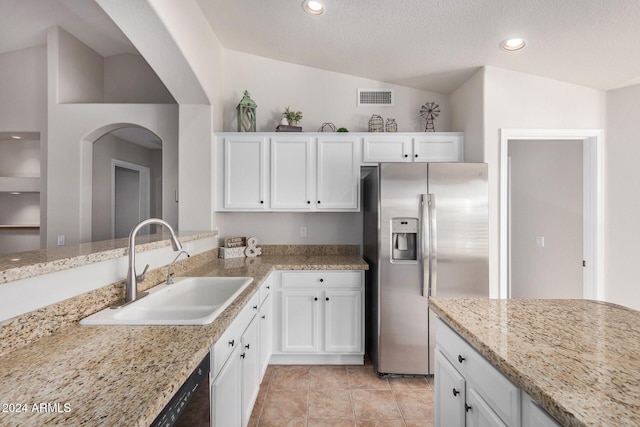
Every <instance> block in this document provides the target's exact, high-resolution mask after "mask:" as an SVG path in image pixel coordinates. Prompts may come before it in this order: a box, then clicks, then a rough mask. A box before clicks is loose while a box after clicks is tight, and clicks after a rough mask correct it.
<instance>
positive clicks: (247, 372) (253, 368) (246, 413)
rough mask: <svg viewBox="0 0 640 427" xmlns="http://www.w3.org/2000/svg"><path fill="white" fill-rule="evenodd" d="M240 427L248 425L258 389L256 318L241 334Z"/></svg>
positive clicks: (258, 362) (258, 366)
mask: <svg viewBox="0 0 640 427" xmlns="http://www.w3.org/2000/svg"><path fill="white" fill-rule="evenodd" d="M240 351H241V354H240V358H241V359H242V426H246V425H247V424H248V423H249V418H250V417H251V411H252V410H253V404H254V403H255V401H256V397H258V390H259V389H260V352H259V346H258V317H257V316H256V317H254V318H253V320H251V322H250V323H249V326H247V329H246V330H245V331H244V334H242V347H241V349H240Z"/></svg>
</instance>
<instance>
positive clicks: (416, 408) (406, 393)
mask: <svg viewBox="0 0 640 427" xmlns="http://www.w3.org/2000/svg"><path fill="white" fill-rule="evenodd" d="M393 395H394V396H395V398H396V401H397V402H398V406H399V407H400V412H402V417H403V418H404V419H405V420H428V419H432V418H433V392H432V391H431V390H394V391H393Z"/></svg>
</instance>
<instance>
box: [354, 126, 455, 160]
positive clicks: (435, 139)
mask: <svg viewBox="0 0 640 427" xmlns="http://www.w3.org/2000/svg"><path fill="white" fill-rule="evenodd" d="M463 148H464V134H463V133H460V132H432V133H421V134H398V135H391V134H385V135H367V136H365V137H364V142H363V151H362V152H363V156H362V160H363V162H364V163H380V162H462V161H463V160H464V149H463Z"/></svg>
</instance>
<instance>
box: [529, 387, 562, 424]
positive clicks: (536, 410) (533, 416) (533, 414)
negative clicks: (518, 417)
mask: <svg viewBox="0 0 640 427" xmlns="http://www.w3.org/2000/svg"><path fill="white" fill-rule="evenodd" d="M522 427H560V424H559V423H558V422H557V421H556V420H555V419H553V417H551V415H549V414H547V412H546V411H545V410H544V409H542V408H541V407H539V406H538V404H537V403H536V402H534V400H533V399H531V397H529V395H528V394H526V393H525V392H522Z"/></svg>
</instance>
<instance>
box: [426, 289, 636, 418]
mask: <svg viewBox="0 0 640 427" xmlns="http://www.w3.org/2000/svg"><path fill="white" fill-rule="evenodd" d="M430 307H431V308H432V309H433V310H434V312H435V313H436V314H438V315H439V316H440V318H441V319H442V320H444V321H445V322H446V323H447V324H448V325H449V326H451V327H452V328H453V329H454V330H455V331H456V332H458V333H459V334H460V335H461V336H462V337H463V338H464V339H466V340H467V341H468V342H469V343H470V344H471V345H472V346H473V347H474V348H475V349H476V350H478V351H479V352H480V353H481V354H482V355H483V356H484V357H485V358H486V359H487V360H489V361H490V362H491V363H492V364H493V365H495V366H496V367H497V368H498V369H499V370H500V371H501V372H502V373H504V374H505V376H507V377H508V378H509V379H510V380H511V381H512V382H513V383H514V384H516V385H517V386H519V387H520V388H521V389H522V390H523V391H525V392H526V393H527V394H529V395H530V396H531V397H532V398H533V399H534V400H535V401H536V402H538V404H540V406H541V407H542V408H543V409H545V410H546V411H547V412H548V413H549V414H551V415H552V416H553V417H555V418H556V419H557V420H558V421H559V422H560V423H561V424H563V425H565V426H572V427H573V426H599V427H602V426H637V425H640V312H638V311H635V310H632V309H629V308H625V307H622V306H618V305H615V304H610V303H604V302H596V301H588V300H517V299H511V300H494V299H438V298H434V299H432V300H430Z"/></svg>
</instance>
